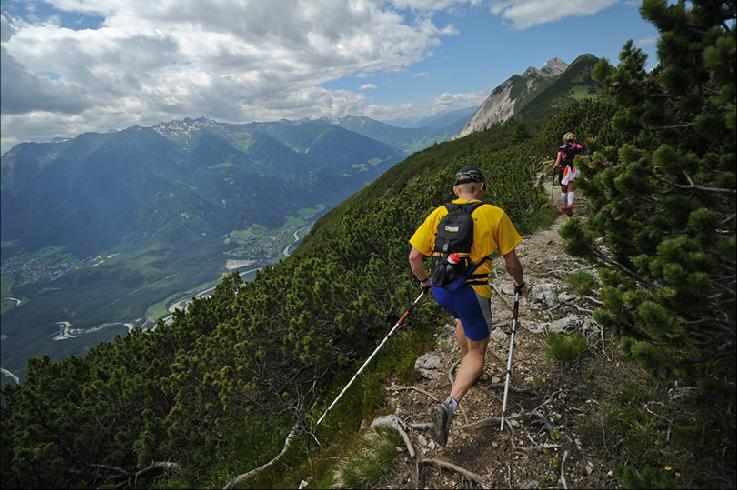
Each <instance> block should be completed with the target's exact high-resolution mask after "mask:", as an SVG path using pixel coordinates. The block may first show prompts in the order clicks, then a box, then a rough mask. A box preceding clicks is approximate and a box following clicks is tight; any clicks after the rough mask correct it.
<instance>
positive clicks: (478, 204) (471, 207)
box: [464, 201, 486, 214]
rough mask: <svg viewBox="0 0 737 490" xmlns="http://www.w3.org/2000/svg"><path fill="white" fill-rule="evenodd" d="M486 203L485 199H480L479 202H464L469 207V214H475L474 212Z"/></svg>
mask: <svg viewBox="0 0 737 490" xmlns="http://www.w3.org/2000/svg"><path fill="white" fill-rule="evenodd" d="M484 204H486V203H485V202H483V201H479V202H470V203H466V204H464V206H465V207H466V209H468V214H473V212H474V211H476V209H477V208H480V207H481V206H483V205H484Z"/></svg>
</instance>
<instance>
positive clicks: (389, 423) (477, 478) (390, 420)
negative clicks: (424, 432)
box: [371, 415, 491, 488]
mask: <svg viewBox="0 0 737 490" xmlns="http://www.w3.org/2000/svg"><path fill="white" fill-rule="evenodd" d="M413 425H414V426H416V425H420V424H410V425H409V426H408V425H407V424H406V423H405V422H404V421H403V420H402V419H400V418H399V417H397V416H396V415H387V416H384V417H377V418H375V419H374V420H373V421H372V422H371V427H388V428H390V429H394V430H396V431H397V432H399V435H401V436H402V439H403V440H404V445H405V446H406V447H407V452H408V453H409V455H410V457H412V458H415V487H419V477H420V465H423V464H426V465H432V466H435V467H437V468H441V469H446V470H451V471H455V472H456V473H458V474H459V475H461V476H463V478H465V479H466V480H469V481H472V482H474V483H477V484H478V485H480V486H481V488H491V485H489V483H488V482H487V481H486V479H485V478H484V477H482V476H481V475H478V474H476V473H474V472H473V471H469V470H467V469H466V468H463V467H462V466H458V465H455V464H453V463H448V462H447V461H442V460H439V459H435V458H423V457H422V455H421V454H420V453H418V452H416V451H415V448H414V445H413V444H412V439H411V438H410V437H409V435H408V434H407V431H406V429H407V428H408V427H412V426H413ZM422 425H423V426H424V425H428V426H432V424H422ZM423 428H424V427H423Z"/></svg>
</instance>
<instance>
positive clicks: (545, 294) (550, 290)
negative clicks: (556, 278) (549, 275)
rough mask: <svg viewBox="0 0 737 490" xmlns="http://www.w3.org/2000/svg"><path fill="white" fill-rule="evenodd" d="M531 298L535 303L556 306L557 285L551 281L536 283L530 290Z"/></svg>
mask: <svg viewBox="0 0 737 490" xmlns="http://www.w3.org/2000/svg"><path fill="white" fill-rule="evenodd" d="M530 299H531V300H532V301H533V302H535V303H542V304H544V305H546V306H555V303H556V297H555V285H554V284H552V283H549V282H546V283H542V284H535V285H534V286H533V287H532V290H531V291H530Z"/></svg>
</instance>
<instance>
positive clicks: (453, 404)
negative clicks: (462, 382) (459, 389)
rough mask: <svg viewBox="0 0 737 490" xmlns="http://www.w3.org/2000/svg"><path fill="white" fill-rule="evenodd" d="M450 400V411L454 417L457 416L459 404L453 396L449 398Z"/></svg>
mask: <svg viewBox="0 0 737 490" xmlns="http://www.w3.org/2000/svg"><path fill="white" fill-rule="evenodd" d="M449 398H450V411H451V413H452V414H453V415H455V414H456V410H458V402H457V401H456V399H455V398H453V397H452V396H451V397H449Z"/></svg>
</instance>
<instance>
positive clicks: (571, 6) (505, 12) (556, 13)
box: [491, 0, 618, 29]
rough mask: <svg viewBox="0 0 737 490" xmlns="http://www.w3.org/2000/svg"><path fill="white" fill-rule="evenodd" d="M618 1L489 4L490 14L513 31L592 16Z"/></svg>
mask: <svg viewBox="0 0 737 490" xmlns="http://www.w3.org/2000/svg"><path fill="white" fill-rule="evenodd" d="M617 1H618V0H502V1H496V2H494V3H492V4H491V13H492V14H494V15H500V16H502V17H503V18H504V19H507V20H508V21H511V22H512V25H513V26H514V28H515V29H527V28H528V27H532V26H535V25H538V24H545V23H548V22H554V21H556V20H560V19H562V18H564V17H568V16H570V15H579V16H580V15H592V14H595V13H597V12H599V11H600V10H603V9H605V8H606V7H609V6H611V5H614V4H615V3H617Z"/></svg>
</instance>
